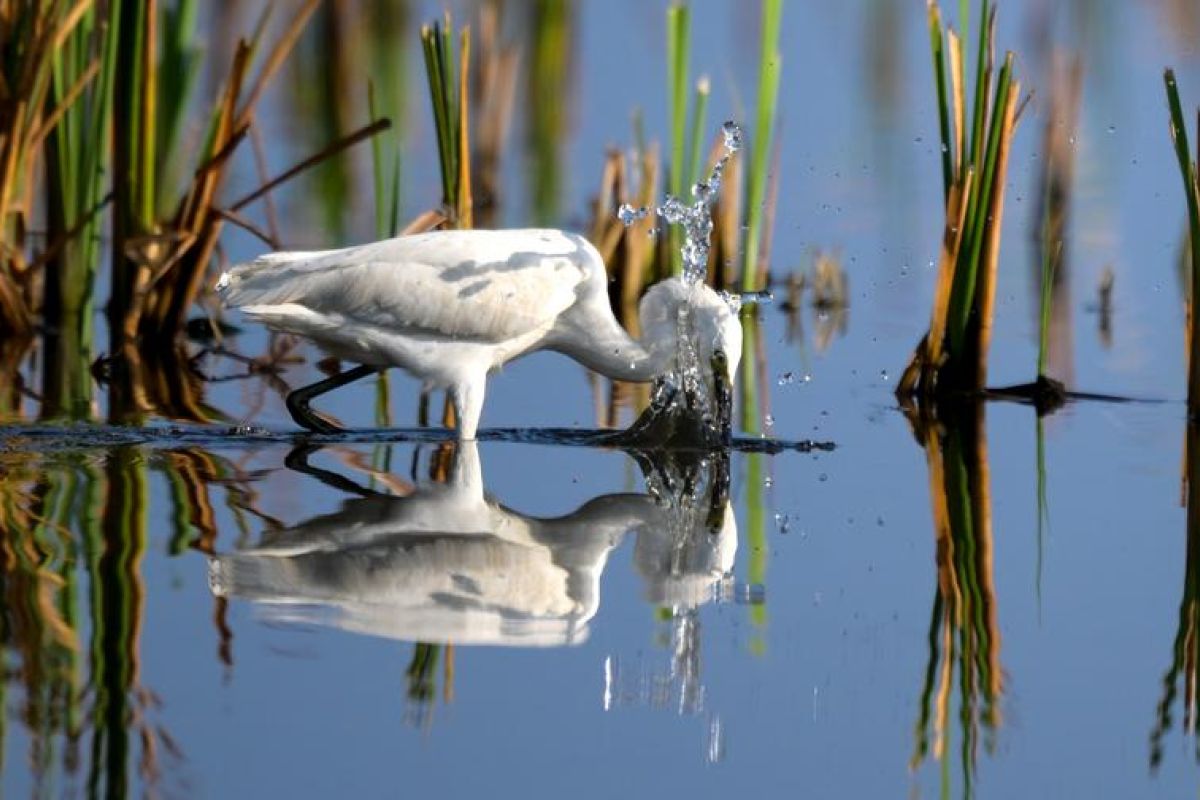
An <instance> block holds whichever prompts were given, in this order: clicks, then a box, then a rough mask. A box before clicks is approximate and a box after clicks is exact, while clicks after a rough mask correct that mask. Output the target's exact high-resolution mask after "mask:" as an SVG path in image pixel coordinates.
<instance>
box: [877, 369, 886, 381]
mask: <svg viewBox="0 0 1200 800" xmlns="http://www.w3.org/2000/svg"><path fill="white" fill-rule="evenodd" d="M879 377H880V378H882V379H883V380H884V381H886V380H887V379H888V374H887V370H886V369H881V370H879Z"/></svg>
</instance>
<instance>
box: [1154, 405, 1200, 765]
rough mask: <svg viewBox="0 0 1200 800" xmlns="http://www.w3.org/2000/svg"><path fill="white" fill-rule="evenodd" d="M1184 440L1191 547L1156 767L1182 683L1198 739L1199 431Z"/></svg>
mask: <svg viewBox="0 0 1200 800" xmlns="http://www.w3.org/2000/svg"><path fill="white" fill-rule="evenodd" d="M1186 437H1187V438H1186V440H1185V443H1184V481H1183V483H1184V486H1183V489H1184V491H1183V498H1182V501H1183V502H1184V504H1185V505H1186V506H1187V551H1186V560H1185V563H1184V571H1183V596H1182V597H1181V598H1180V600H1179V621H1178V626H1177V628H1176V631H1175V643H1174V645H1173V646H1172V648H1171V666H1170V667H1169V668H1168V669H1167V672H1166V674H1165V675H1163V680H1162V699H1161V700H1159V703H1158V708H1157V709H1156V715H1155V716H1156V720H1155V724H1154V728H1153V729H1152V730H1151V732H1150V767H1151V769H1157V768H1158V766H1159V765H1160V764H1161V763H1162V758H1163V739H1164V738H1165V737H1166V735H1167V732H1168V731H1169V730H1170V729H1171V727H1172V725H1173V724H1174V719H1173V716H1172V714H1173V711H1174V707H1175V701H1176V698H1177V695H1178V692H1179V684H1180V683H1182V687H1183V698H1182V700H1181V702H1180V705H1181V706H1182V711H1183V720H1182V723H1181V728H1182V731H1183V733H1184V734H1185V735H1188V736H1192V737H1195V735H1196V723H1197V719H1198V718H1200V696H1198V695H1197V691H1196V687H1197V686H1198V685H1200V429H1198V428H1197V427H1196V425H1195V424H1189V425H1188V426H1187V434H1186ZM1195 747H1196V760H1197V761H1198V762H1200V740H1198V741H1197V742H1196V745H1195Z"/></svg>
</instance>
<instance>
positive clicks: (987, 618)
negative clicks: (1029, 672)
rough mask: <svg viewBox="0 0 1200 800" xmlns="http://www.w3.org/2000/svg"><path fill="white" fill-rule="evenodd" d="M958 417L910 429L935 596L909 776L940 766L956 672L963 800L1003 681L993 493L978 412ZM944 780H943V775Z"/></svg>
mask: <svg viewBox="0 0 1200 800" xmlns="http://www.w3.org/2000/svg"><path fill="white" fill-rule="evenodd" d="M957 411H958V412H959V414H960V415H959V416H956V417H955V418H953V419H948V420H944V421H942V422H941V423H939V422H938V421H937V420H932V419H918V420H915V421H914V429H915V430H916V433H917V436H918V439H919V440H920V441H921V443H922V445H923V447H924V448H925V455H926V460H927V463H928V466H929V491H930V498H931V503H932V508H933V522H934V537H935V540H936V545H937V557H936V558H937V588H936V591H935V593H934V601H933V612H932V618H931V620H930V629H929V662H928V667H927V669H926V671H925V678H924V682H923V685H922V689H921V695H920V696H921V700H920V711H919V715H918V718H917V724H916V729H915V739H916V741H915V746H914V750H913V756H912V760H911V762H910V766H911V767H912V768H913V769H915V768H916V767H917V766H919V765H920V764H921V763H922V762H923V761H924V760H925V758H926V757H927V756H928V755H929V754H930V753H931V752H932V755H933V757H934V758H935V759H937V760H939V761H944V760H945V759H946V756H947V748H948V740H949V737H950V733H951V731H950V725H951V721H950V720H951V716H950V712H951V704H952V700H951V697H952V690H953V682H954V673H955V672H957V673H958V683H959V708H958V720H959V724H960V726H961V730H960V731H959V734H960V736H961V745H960V760H961V763H962V769H963V781H964V786H965V794H966V795H968V796H969V795H970V793H971V792H970V787H971V781H972V775H973V772H974V765H975V759H976V755H977V752H978V743H979V736H980V730H981V728H982V730H983V732H984V733H985V735H987V738H985V740H984V744H985V747H987V748H988V750H989V751H990V750H991V747H992V745H993V742H992V740H991V736H990V734H993V733H994V731H995V729H996V728H997V727H998V726H999V724H1000V709H999V701H1000V696H1001V694H1002V692H1003V675H1002V670H1001V666H1000V630H999V626H998V623H997V619H996V613H997V603H996V596H995V588H994V585H993V581H992V522H991V520H992V517H991V492H990V487H989V484H990V480H989V472H988V457H987V443H986V437H985V429H984V412H983V406H982V404H972V405H970V406H967V407H962V408H959V409H957ZM944 775H945V777H944V779H945V780H948V774H946V773H944ZM944 788H947V789H948V787H944Z"/></svg>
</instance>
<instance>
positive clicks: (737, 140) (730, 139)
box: [721, 120, 742, 153]
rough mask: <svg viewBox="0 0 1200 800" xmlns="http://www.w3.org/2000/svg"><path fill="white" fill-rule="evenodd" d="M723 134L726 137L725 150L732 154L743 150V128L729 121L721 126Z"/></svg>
mask: <svg viewBox="0 0 1200 800" xmlns="http://www.w3.org/2000/svg"><path fill="white" fill-rule="evenodd" d="M721 134H722V135H723V136H724V137H725V149H726V150H727V151H729V152H730V153H736V152H737V151H738V150H741V149H742V126H741V125H738V124H737V123H736V122H734V121H733V120H727V121H726V122H725V124H724V125H722V126H721Z"/></svg>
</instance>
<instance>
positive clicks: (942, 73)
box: [926, 0, 954, 206]
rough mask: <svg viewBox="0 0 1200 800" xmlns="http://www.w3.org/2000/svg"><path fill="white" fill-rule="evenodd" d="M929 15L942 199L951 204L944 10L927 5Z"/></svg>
mask: <svg viewBox="0 0 1200 800" xmlns="http://www.w3.org/2000/svg"><path fill="white" fill-rule="evenodd" d="M926 9H927V13H928V15H929V42H930V49H931V52H932V55H933V77H934V83H935V84H936V86H937V105H938V133H939V134H940V137H941V142H942V193H943V197H942V199H943V200H944V201H945V203H946V204H947V206H949V204H950V185H951V184H952V183H953V182H954V164H953V150H952V148H951V141H950V100H949V94H948V92H947V91H946V48H945V35H944V34H943V32H942V12H941V9H939V8H938V5H937V3H935V2H932V0H931V1H930V2H929V4H928V5H927V6H926Z"/></svg>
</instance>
